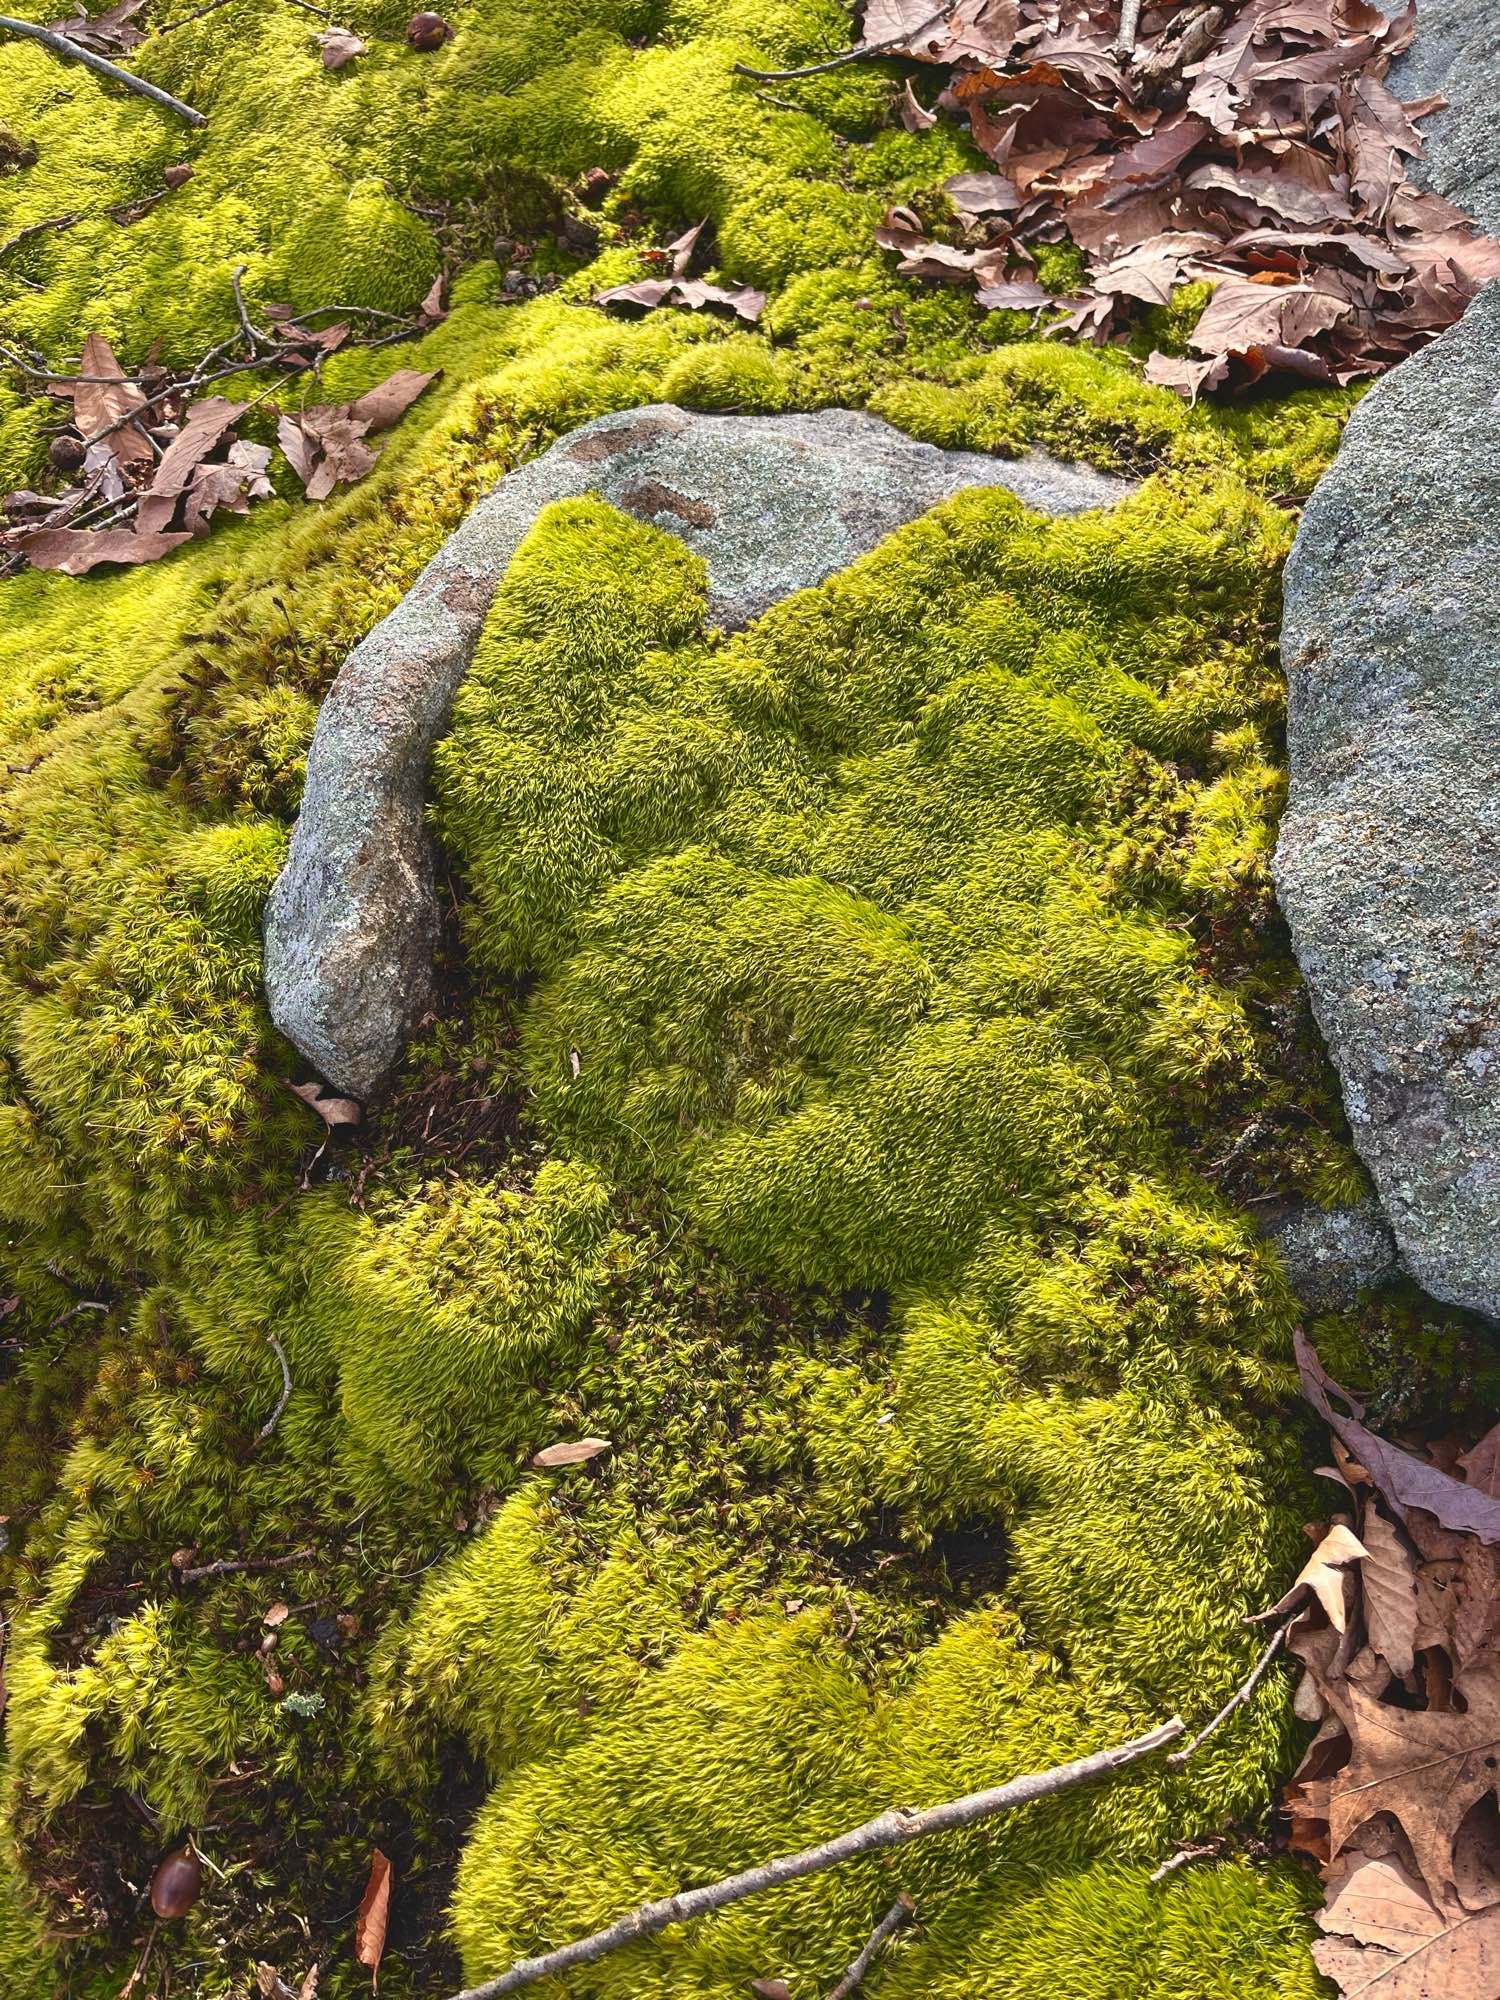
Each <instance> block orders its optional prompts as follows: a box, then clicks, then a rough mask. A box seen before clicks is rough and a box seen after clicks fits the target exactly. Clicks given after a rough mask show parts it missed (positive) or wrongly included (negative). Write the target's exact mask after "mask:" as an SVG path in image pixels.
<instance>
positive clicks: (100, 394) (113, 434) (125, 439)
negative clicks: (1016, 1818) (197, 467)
mask: <svg viewBox="0 0 1500 2000" xmlns="http://www.w3.org/2000/svg"><path fill="white" fill-rule="evenodd" d="M62 386H63V388H64V390H65V391H66V392H67V393H69V394H71V396H72V399H73V422H74V423H75V424H76V425H77V427H78V429H79V430H80V431H82V433H83V435H84V437H85V438H89V439H92V438H95V437H97V438H98V439H99V441H100V442H101V443H102V444H103V445H105V446H106V448H107V449H108V450H109V451H110V452H112V453H113V455H114V457H115V458H116V459H117V460H118V461H119V463H120V464H121V465H132V464H140V463H143V462H149V461H150V459H151V458H152V456H153V454H152V450H151V445H150V443H149V441H148V439H147V438H146V436H145V433H144V432H143V431H141V430H140V429H139V428H138V427H137V426H136V425H135V424H131V423H126V422H125V421H124V419H125V418H127V417H129V416H131V415H132V414H133V412H135V411H137V410H140V409H143V408H144V407H145V403H146V398H145V395H144V394H143V393H142V391H141V390H140V389H139V388H137V386H136V384H135V383H134V382H132V381H130V380H129V378H128V377H127V376H126V374H125V371H124V369H123V368H122V367H121V366H120V364H119V362H118V361H117V360H116V359H115V352H114V349H113V348H112V347H111V346H110V344H109V342H108V341H107V340H106V339H105V338H104V336H103V334H102V333H91V334H90V335H89V336H88V338H87V339H86V340H85V341H84V343H83V353H82V355H81V357H80V359H79V363H78V379H77V380H76V381H74V382H72V383H65V384H63V385H62Z"/></svg>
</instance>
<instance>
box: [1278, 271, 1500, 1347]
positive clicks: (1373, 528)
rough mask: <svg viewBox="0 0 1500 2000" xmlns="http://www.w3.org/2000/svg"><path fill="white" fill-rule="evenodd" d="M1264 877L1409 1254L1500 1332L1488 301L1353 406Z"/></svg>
mask: <svg viewBox="0 0 1500 2000" xmlns="http://www.w3.org/2000/svg"><path fill="white" fill-rule="evenodd" d="M1282 654H1283V659H1284V662H1285V665H1286V670H1287V675H1288V680H1289V684H1290V695H1291V709H1290V716H1289V752H1290V761H1291V797H1290V802H1289V804H1288V808H1287V814H1286V819H1285V821H1284V824H1283V827H1282V833H1281V841H1280V847H1279V850H1278V855H1277V864H1276V876H1277V884H1278V887H1279V890H1280V893H1281V900H1282V904H1283V906H1284V908H1285V910H1286V913H1287V916H1288V918H1289V920H1290V923H1291V928H1292V938H1293V942H1294V944H1295V947H1296V951H1297V957H1298V959H1299V960H1300V962H1301V965H1302V969H1303V972H1304V973H1305V975H1306V978H1307V982H1308V986H1309V989H1310V991H1311V995H1312V1002H1313V1007H1314V1009H1315V1011H1316V1013H1317V1017H1318V1021H1319V1024H1320V1026H1321V1027H1322V1030H1323V1033H1324V1036H1325V1038H1326V1040H1327V1042H1328V1047H1329V1051H1330V1053H1331V1055H1332V1057H1333V1060H1334V1063H1335V1065H1336V1067H1337V1069H1338V1072H1339V1075H1340V1078H1341V1079H1342V1082H1343V1086H1344V1098H1345V1103H1346V1105H1347V1107H1348V1112H1349V1119H1350V1123H1351V1125H1352V1127H1353V1132H1354V1139H1355V1144H1356V1145H1357V1146H1358V1148H1359V1150H1360V1153H1361V1155H1362V1156H1363V1158H1364V1160H1365V1162H1366V1164H1367V1165H1368V1167H1369V1169H1370V1172H1371V1174H1372V1175H1373V1177H1374V1180H1375V1185H1376V1188H1377V1190H1378V1192H1379V1195H1380V1199H1381V1203H1382V1206H1383V1207H1384V1209H1385V1212H1386V1214H1387V1216H1388V1217H1389V1219H1390V1222H1391V1225H1392V1228H1393V1229H1394V1231H1395V1235H1396V1241H1397V1245H1398V1247H1399V1249H1400V1252H1401V1256H1402V1259H1403V1261H1404V1263H1405V1264H1406V1266H1407V1268H1408V1269H1409V1270H1410V1271H1411V1273H1412V1275H1413V1276H1414V1277H1415V1278H1416V1279H1417V1280H1418V1281H1419V1283H1421V1284H1422V1285H1423V1286H1425V1287H1426V1289H1427V1290H1428V1291H1429V1292H1431V1293H1432V1294H1433V1295H1434V1296H1435V1297H1436V1298H1439V1299H1444V1300H1447V1301H1449V1302H1451V1303H1452V1304H1455V1305H1461V1306H1467V1307H1469V1308H1471V1309H1473V1310H1475V1311H1478V1312H1482V1313H1486V1314H1489V1315H1490V1316H1491V1317H1493V1318H1500V285H1491V286H1490V287H1489V288H1488V290H1486V291H1484V292H1482V293H1481V294H1480V296H1479V298H1478V299H1477V300H1476V301H1475V302H1474V304H1473V305H1472V306H1471V307H1470V309H1469V311H1468V313H1467V315H1466V316H1465V317H1464V319H1463V320H1462V321H1460V323H1459V324H1458V325H1457V326H1456V327H1454V328H1453V329H1452V330H1451V331H1450V332H1449V333H1447V334H1445V335H1444V336H1443V337H1442V339H1441V340H1439V341H1437V342H1435V343H1434V344H1433V346H1431V347H1429V348H1427V349H1426V350H1425V351H1424V352H1423V353H1421V354H1419V355H1417V356H1415V357H1414V358H1413V359H1412V360H1410V361H1407V362H1405V363H1404V364H1403V365H1402V366H1401V367H1400V368H1398V369H1396V370H1395V371H1394V373H1392V374H1391V375H1388V376H1387V377H1386V378H1385V379H1384V380H1383V381H1381V382H1379V383H1378V384H1377V385H1376V387H1375V388H1374V389H1373V390H1371V392H1370V394H1369V395H1368V396H1367V397H1366V398H1365V400H1364V401H1363V402H1362V403H1361V404H1360V406H1359V408H1358V410H1357V411H1356V412H1355V415H1354V418H1353V420H1352V421H1351V423H1350V425H1349V429H1348V431H1347V433H1346V435H1345V439H1344V443H1343V445H1342V447H1341V448H1340V451H1339V455H1338V457H1337V459H1336V460H1335V462H1334V464H1333V467H1332V469H1331V470H1330V472H1329V473H1328V474H1327V476H1326V477H1325V478H1324V480H1323V481H1322V483H1321V484H1320V485H1319V487H1318V488H1317V491H1316V492H1315V493H1314V495H1313V497H1312V500H1311V501H1310V502H1309V504H1308V508H1307V512H1306V515H1305V517H1304V519H1303V523H1302V528H1301V532H1300V533H1299V535H1298V537H1297V543H1296V547H1295V549H1294V551H1293V553H1292V558H1291V561H1290V563H1289V565H1288V568H1287V576H1286V610H1285V622H1284V625H1283V630H1282Z"/></svg>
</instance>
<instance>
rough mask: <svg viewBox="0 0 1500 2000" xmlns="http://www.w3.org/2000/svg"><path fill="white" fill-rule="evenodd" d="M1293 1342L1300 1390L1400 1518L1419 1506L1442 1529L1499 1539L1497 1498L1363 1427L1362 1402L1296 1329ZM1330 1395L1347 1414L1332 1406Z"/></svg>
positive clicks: (1488, 1539)
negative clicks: (1366, 1470) (1329, 1373)
mask: <svg viewBox="0 0 1500 2000" xmlns="http://www.w3.org/2000/svg"><path fill="white" fill-rule="evenodd" d="M1294 1345H1295V1348H1296V1354H1297V1363H1298V1367H1299V1368H1300V1369H1301V1372H1302V1393H1303V1395H1304V1396H1306V1398H1307V1400H1308V1402H1309V1403H1311V1404H1312V1406H1313V1408H1314V1409H1315V1410H1316V1411H1317V1413H1318V1415H1319V1416H1320V1417H1321V1418H1322V1419H1323V1421H1324V1423H1326V1424H1327V1425H1328V1427H1329V1429H1330V1430H1331V1431H1333V1432H1334V1434H1335V1435H1336V1436H1337V1437H1338V1438H1339V1440H1340V1441H1341V1442H1342V1443H1343V1445H1344V1446H1345V1447H1346V1448H1347V1449H1348V1450H1349V1451H1350V1452H1351V1453H1352V1454H1353V1455H1354V1457H1356V1458H1357V1459H1358V1460H1359V1462H1360V1464H1361V1465H1363V1466H1365V1467H1367V1468H1368V1470H1369V1474H1370V1477H1371V1479H1372V1480H1373V1481H1374V1482H1375V1485H1376V1486H1377V1487H1378V1488H1379V1490H1380V1492H1381V1493H1382V1494H1383V1495H1384V1496H1385V1498H1386V1499H1387V1500H1388V1501H1389V1502H1390V1504H1391V1506H1392V1508H1393V1509H1394V1510H1395V1513H1396V1515H1397V1517H1398V1519H1401V1520H1403V1521H1404V1520H1405V1518H1406V1510H1407V1509H1408V1508H1409V1507H1421V1508H1423V1509H1425V1510H1426V1512H1427V1513H1429V1514H1433V1515H1435V1516H1436V1517H1437V1519H1438V1520H1439V1521H1440V1522H1441V1523H1442V1525H1443V1526H1444V1527H1445V1528H1449V1529H1452V1530H1454V1531H1456V1532H1460V1533H1463V1534H1471V1535H1477V1536H1478V1537H1479V1539H1480V1540H1481V1541H1483V1542H1488V1543H1492V1544H1493V1543H1500V1499H1496V1498H1495V1497H1494V1496H1493V1495H1492V1494H1489V1493H1486V1492H1484V1491H1483V1490H1482V1489H1481V1488H1479V1487H1474V1486H1467V1485H1465V1484H1464V1483H1463V1482H1462V1481H1461V1480H1458V1479H1453V1478H1450V1477H1449V1475H1448V1474H1447V1473H1446V1472H1439V1471H1438V1469H1437V1467H1436V1466H1434V1465H1429V1464H1427V1463H1425V1462H1424V1461H1423V1460H1422V1459H1419V1458H1414V1457H1413V1456H1412V1454H1411V1453H1410V1452H1406V1451H1402V1450H1400V1449H1399V1447H1398V1446H1396V1445H1393V1444H1387V1443H1386V1441H1385V1439H1384V1438H1381V1437H1378V1436H1377V1435H1376V1434H1375V1432H1374V1431H1371V1430H1367V1429H1366V1428H1365V1426H1364V1424H1363V1423H1361V1422H1360V1419H1361V1417H1362V1416H1363V1415H1364V1405H1363V1404H1362V1403H1360V1402H1358V1401H1357V1400H1356V1399H1355V1398H1354V1397H1353V1396H1351V1395H1350V1394H1349V1392H1348V1390H1347V1389H1342V1388H1340V1387H1339V1385H1338V1383H1337V1382H1335V1381H1334V1380H1333V1379H1332V1377H1331V1376H1330V1375H1328V1374H1327V1372H1326V1371H1325V1369H1324V1367H1323V1364H1322V1363H1321V1362H1320V1361H1319V1360H1318V1357H1317V1353H1316V1350H1315V1349H1314V1348H1313V1345H1312V1343H1311V1341H1309V1340H1308V1338H1307V1336H1306V1334H1304V1333H1303V1332H1302V1331H1301V1329H1300V1328H1299V1329H1298V1331H1297V1333H1296V1335H1295V1336H1294ZM1334 1397H1337V1398H1338V1400H1339V1401H1340V1402H1342V1403H1344V1404H1345V1405H1346V1406H1347V1408H1348V1410H1349V1412H1350V1413H1351V1414H1349V1415H1347V1416H1346V1415H1344V1414H1343V1413H1342V1412H1341V1411H1339V1410H1337V1409H1335V1407H1334V1404H1333V1400H1332V1399H1333V1398H1334Z"/></svg>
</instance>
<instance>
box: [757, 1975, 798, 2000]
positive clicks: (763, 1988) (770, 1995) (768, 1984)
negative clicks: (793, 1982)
mask: <svg viewBox="0 0 1500 2000" xmlns="http://www.w3.org/2000/svg"><path fill="white" fill-rule="evenodd" d="M750 1991H751V1992H752V1993H754V1994H755V1995H756V1996H757V2000H792V1989H791V1987H790V1986H788V1985H787V1983H786V1981H785V1980H784V1979H752V1980H751V1982H750Z"/></svg>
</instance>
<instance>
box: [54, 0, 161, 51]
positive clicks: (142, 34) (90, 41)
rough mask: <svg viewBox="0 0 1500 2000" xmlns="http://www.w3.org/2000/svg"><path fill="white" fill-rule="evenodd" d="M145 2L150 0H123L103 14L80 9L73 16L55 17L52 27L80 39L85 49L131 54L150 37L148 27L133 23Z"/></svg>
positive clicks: (78, 41)
mask: <svg viewBox="0 0 1500 2000" xmlns="http://www.w3.org/2000/svg"><path fill="white" fill-rule="evenodd" d="M145 4H146V0H119V5H118V6H115V7H111V8H109V9H108V10H107V11H106V12H105V13H103V14H84V13H78V14H75V15H73V16H72V17H71V19H69V20H66V21H54V22H53V23H52V27H53V29H54V31H55V32H56V33H57V34H59V35H66V36H67V38H68V40H69V41H70V42H76V43H77V44H78V46H79V47H80V48H81V49H92V50H93V51H94V53H95V54H96V55H101V56H123V55H129V53H130V51H131V50H132V49H134V48H138V47H139V46H140V44H141V43H142V42H143V41H145V39H146V31H145V29H144V28H137V27H135V26H134V25H133V23H134V20H135V17H136V15H137V14H139V13H140V12H141V10H142V8H143V7H144V6H145Z"/></svg>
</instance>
